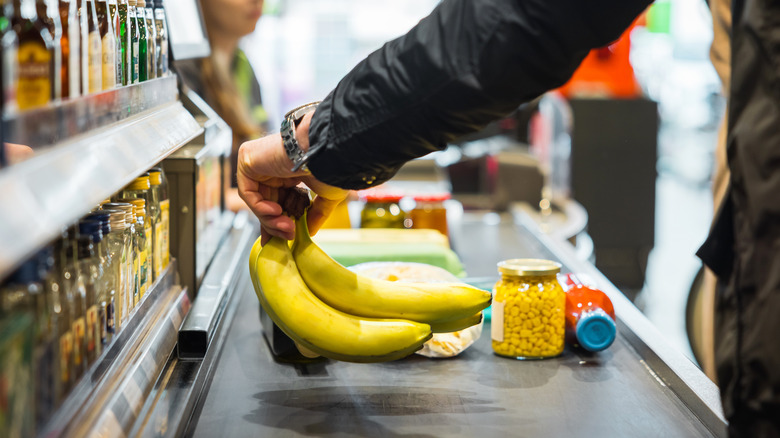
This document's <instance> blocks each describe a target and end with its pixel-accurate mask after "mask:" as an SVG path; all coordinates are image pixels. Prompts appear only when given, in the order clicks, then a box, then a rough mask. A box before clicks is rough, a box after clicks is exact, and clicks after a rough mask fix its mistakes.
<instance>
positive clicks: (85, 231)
mask: <svg viewBox="0 0 780 438" xmlns="http://www.w3.org/2000/svg"><path fill="white" fill-rule="evenodd" d="M79 233H80V235H79V240H78V245H79V246H78V252H79V254H78V257H79V259H78V267H79V277H81V279H82V281H83V283H84V291H85V294H84V307H85V309H86V311H85V324H86V326H85V344H86V350H85V353H86V358H87V366H89V365H91V364H93V363H95V361H96V360H97V358H98V356H99V355H100V323H99V316H98V315H99V303H98V295H99V290H100V277H101V272H100V261H99V259H98V257H97V255H96V248H95V245H96V244H98V243H99V242H100V241H101V240H102V236H103V233H102V231H101V230H100V222H97V221H80V222H79Z"/></svg>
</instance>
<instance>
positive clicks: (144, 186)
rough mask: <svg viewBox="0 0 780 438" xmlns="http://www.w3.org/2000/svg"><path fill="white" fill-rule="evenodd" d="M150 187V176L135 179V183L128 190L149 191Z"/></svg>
mask: <svg viewBox="0 0 780 438" xmlns="http://www.w3.org/2000/svg"><path fill="white" fill-rule="evenodd" d="M150 187H151V184H150V183H149V175H144V176H139V177H138V178H136V179H134V180H133V182H131V183H130V185H128V186H127V190H149V188H150Z"/></svg>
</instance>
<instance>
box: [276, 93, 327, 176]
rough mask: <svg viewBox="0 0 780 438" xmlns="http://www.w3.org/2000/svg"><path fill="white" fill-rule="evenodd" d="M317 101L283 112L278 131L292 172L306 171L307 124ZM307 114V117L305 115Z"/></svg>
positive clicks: (307, 159) (307, 158) (317, 103)
mask: <svg viewBox="0 0 780 438" xmlns="http://www.w3.org/2000/svg"><path fill="white" fill-rule="evenodd" d="M317 105H319V102H313V103H309V104H306V105H301V106H299V107H297V108H295V109H293V110H290V111H289V112H288V113H287V114H285V116H284V119H283V120H282V126H281V128H280V129H279V133H280V134H281V136H282V146H283V147H284V151H285V153H286V154H287V156H288V157H289V159H290V162H292V164H293V166H292V167H291V169H292V171H293V172H296V174H297V172H298V171H299V170H303V171H304V172H305V173H308V168H307V167H306V162H307V161H309V157H308V155H307V153H306V152H307V151H308V149H309V125H310V121H311V113H313V112H314V111H315V110H316V108H317ZM307 116H308V117H307Z"/></svg>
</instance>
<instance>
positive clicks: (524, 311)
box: [490, 259, 566, 359]
mask: <svg viewBox="0 0 780 438" xmlns="http://www.w3.org/2000/svg"><path fill="white" fill-rule="evenodd" d="M560 270H561V265H560V264H559V263H556V262H553V261H550V260H541V259H511V260H504V261H502V262H499V263H498V272H499V273H500V274H501V279H500V280H499V281H498V282H497V283H496V285H495V287H494V289H493V304H492V317H491V318H492V320H491V332H490V334H491V338H492V341H493V351H495V352H496V354H498V355H500V356H506V357H511V358H516V359H543V358H547V357H554V356H558V355H559V354H561V353H562V352H563V345H564V337H565V324H566V322H565V321H566V320H565V313H564V310H565V308H566V295H565V292H564V291H563V288H562V287H561V285H560V283H558V279H557V274H558V272H560Z"/></svg>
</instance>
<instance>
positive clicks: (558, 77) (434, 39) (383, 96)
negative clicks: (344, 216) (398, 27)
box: [309, 0, 649, 188]
mask: <svg viewBox="0 0 780 438" xmlns="http://www.w3.org/2000/svg"><path fill="white" fill-rule="evenodd" d="M647 4H649V1H647V0H640V1H637V0H622V1H621V0H616V1H612V0H601V1H590V2H582V1H578V0H445V1H444V2H443V3H442V4H441V5H440V6H439V7H437V8H436V10H435V11H434V12H433V13H432V14H431V15H430V16H429V17H426V18H425V19H424V20H422V21H421V22H420V23H419V24H418V25H417V26H416V27H415V28H414V29H412V30H411V31H410V32H409V33H408V34H406V35H404V36H402V37H400V38H398V39H396V40H394V41H391V42H389V43H387V44H386V45H385V46H383V47H382V48H381V49H379V50H378V51H376V52H374V53H372V54H371V55H369V57H367V58H366V59H365V60H364V61H363V62H361V63H360V64H358V65H357V66H356V67H355V68H354V69H353V70H352V71H351V72H350V73H349V74H347V76H345V77H344V79H342V81H341V82H340V83H339V84H338V86H337V87H336V88H335V89H334V90H333V91H332V92H331V93H330V94H329V95H328V96H327V98H326V99H325V100H324V101H323V102H322V104H321V105H320V107H319V108H318V109H317V111H316V113H315V114H314V117H313V119H312V123H311V128H310V131H309V141H310V143H311V147H312V151H313V152H314V158H313V159H312V160H311V161H310V163H309V168H310V169H311V171H312V173H313V174H314V175H315V176H316V177H317V178H318V179H320V180H322V181H323V182H327V183H329V184H332V185H336V186H339V187H343V188H363V187H367V186H370V185H372V184H377V183H380V182H383V181H384V180H386V179H388V178H390V177H391V176H392V175H393V174H394V173H395V172H396V171H397V170H398V168H400V166H401V165H402V164H403V163H405V162H406V161H409V160H411V159H413V158H416V157H419V156H422V155H425V154H427V153H429V152H432V151H434V150H438V149H441V148H443V147H444V146H446V144H447V142H449V141H451V140H452V139H453V138H455V137H457V136H459V135H462V134H465V133H468V132H473V131H476V130H479V129H480V128H481V127H483V126H484V125H485V124H487V123H488V122H490V121H492V120H495V119H497V118H500V117H502V116H504V115H506V114H507V113H509V112H511V111H512V110H514V109H515V108H517V106H518V105H519V104H521V103H522V102H524V101H528V100H531V99H533V98H535V97H537V96H538V95H540V94H542V93H544V92H545V91H547V90H549V89H552V88H555V87H557V86H559V85H561V84H563V83H564V82H565V81H566V80H567V79H568V78H569V77H570V76H571V74H572V73H573V72H574V70H575V69H576V67H577V66H578V65H579V63H580V61H581V60H582V58H583V57H584V56H585V55H586V54H587V52H588V50H589V49H591V48H594V47H600V46H604V45H606V44H608V43H609V42H611V41H612V40H614V39H616V38H617V37H618V36H619V35H620V33H621V32H622V31H623V30H624V29H625V28H626V27H627V26H628V25H629V24H630V23H631V21H632V20H633V19H634V18H635V16H636V15H638V14H639V13H640V12H641V11H642V10H643V9H644V7H646V5H647Z"/></svg>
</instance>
